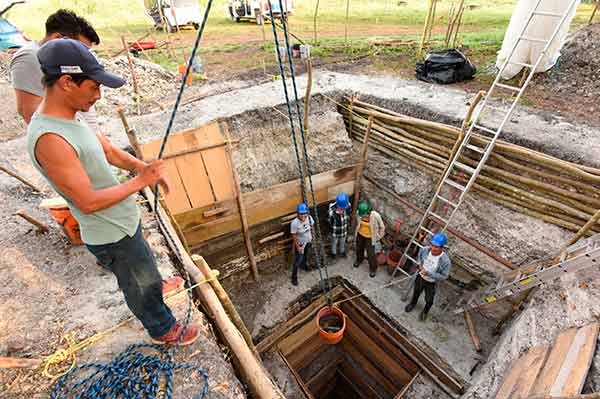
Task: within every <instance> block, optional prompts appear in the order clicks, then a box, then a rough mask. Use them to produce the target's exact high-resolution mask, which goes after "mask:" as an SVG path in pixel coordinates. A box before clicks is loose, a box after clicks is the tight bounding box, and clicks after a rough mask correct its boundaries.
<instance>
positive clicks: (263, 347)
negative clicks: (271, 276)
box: [256, 286, 344, 353]
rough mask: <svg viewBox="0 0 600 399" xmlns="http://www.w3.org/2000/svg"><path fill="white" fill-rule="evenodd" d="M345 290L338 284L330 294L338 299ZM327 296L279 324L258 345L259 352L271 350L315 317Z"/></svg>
mask: <svg viewBox="0 0 600 399" xmlns="http://www.w3.org/2000/svg"><path fill="white" fill-rule="evenodd" d="M343 291H344V288H343V287H341V286H337V287H335V288H334V289H332V290H331V292H330V294H329V295H330V296H331V299H332V300H336V299H337V298H338V297H339V296H340V294H341V293H342V292H343ZM326 303H327V298H326V297H325V296H324V295H321V296H320V297H318V298H317V299H315V300H314V301H313V302H312V303H311V304H310V305H308V306H307V307H305V308H304V309H302V311H301V312H299V313H297V314H296V315H295V316H293V317H292V318H291V319H289V320H288V321H286V322H285V323H283V325H282V326H278V327H277V328H276V329H275V332H274V333H273V334H271V335H269V336H268V337H266V338H264V339H263V340H262V341H260V342H259V343H258V345H256V349H257V350H258V352H259V353H264V352H265V351H267V350H269V349H270V348H271V347H272V346H273V345H275V344H277V343H278V342H279V341H280V340H281V339H282V338H283V337H286V336H288V335H290V334H291V333H292V332H293V331H295V330H297V329H298V327H299V326H302V325H304V324H305V323H306V322H307V321H309V320H310V319H312V318H314V317H315V316H316V314H317V312H318V311H319V310H320V309H321V308H322V307H323V306H325V304H326Z"/></svg>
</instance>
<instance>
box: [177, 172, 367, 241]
mask: <svg viewBox="0 0 600 399" xmlns="http://www.w3.org/2000/svg"><path fill="white" fill-rule="evenodd" d="M354 175H355V167H354V166H350V167H346V168H342V169H337V170H334V171H329V172H325V173H321V174H318V175H315V176H313V186H314V189H315V197H316V201H317V203H319V204H322V203H325V202H328V201H332V200H333V199H335V197H336V195H337V194H339V192H341V191H343V192H345V193H347V194H348V195H351V194H352V189H353V188H352V185H353V179H354ZM243 199H244V204H245V205H246V210H247V214H248V225H249V226H250V227H252V226H256V225H258V224H261V223H264V222H268V221H270V220H273V219H275V218H278V217H282V216H286V215H289V214H290V213H293V212H295V209H296V206H297V205H298V204H299V203H300V202H302V194H301V188H300V180H299V179H296V180H293V181H290V182H287V183H282V184H278V185H276V186H272V187H269V188H267V189H263V190H256V191H253V192H249V193H245V194H243ZM213 208H225V209H227V211H225V212H223V213H221V214H220V215H218V216H217V217H210V218H207V217H206V216H204V212H205V211H207V210H210V209H213ZM173 217H174V219H175V221H176V222H177V224H178V225H179V226H181V229H182V231H183V234H184V235H185V237H186V240H187V242H188V244H189V245H190V247H194V246H196V245H198V244H199V243H202V242H205V241H208V240H210V239H212V238H215V237H219V236H222V235H225V234H227V233H231V232H235V231H240V230H241V228H242V226H241V221H240V217H239V213H238V211H237V205H236V203H235V200H225V201H220V202H219V201H217V202H215V203H214V204H213V205H211V206H208V207H204V208H196V209H192V210H188V211H185V212H182V213H175V212H174V213H173Z"/></svg>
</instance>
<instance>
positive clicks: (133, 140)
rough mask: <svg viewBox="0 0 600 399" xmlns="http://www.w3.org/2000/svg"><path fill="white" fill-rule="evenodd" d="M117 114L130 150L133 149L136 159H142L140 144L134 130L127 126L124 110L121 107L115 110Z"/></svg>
mask: <svg viewBox="0 0 600 399" xmlns="http://www.w3.org/2000/svg"><path fill="white" fill-rule="evenodd" d="M117 113H118V114H119V118H121V123H122V124H123V127H124V128H125V134H126V135H127V138H128V139H129V144H131V148H133V152H134V154H135V157H136V158H138V159H142V147H141V146H140V142H139V140H138V138H137V135H136V134H135V129H134V128H132V127H130V126H129V122H127V117H126V116H125V109H124V108H123V107H119V108H118V109H117Z"/></svg>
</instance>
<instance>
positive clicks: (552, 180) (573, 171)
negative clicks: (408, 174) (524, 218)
mask: <svg viewBox="0 0 600 399" xmlns="http://www.w3.org/2000/svg"><path fill="white" fill-rule="evenodd" d="M345 101H346V102H345V105H344V106H343V107H339V108H340V109H339V111H340V112H341V113H342V114H343V116H344V121H345V123H346V128H347V129H348V131H350V132H351V136H352V137H353V138H354V139H355V140H358V141H361V142H362V141H363V139H364V136H365V133H366V131H367V126H368V124H369V118H372V129H371V134H370V139H369V140H370V145H371V146H372V147H374V148H376V149H377V150H379V151H381V152H383V153H384V154H386V155H388V156H391V157H393V158H396V159H398V160H400V161H403V162H409V163H410V164H411V165H413V166H416V167H418V168H419V169H422V170H424V171H425V172H428V173H430V174H432V175H435V176H440V175H441V174H442V173H443V172H444V170H445V168H446V164H447V162H448V158H449V157H450V154H451V153H452V151H453V147H454V146H455V144H456V142H457V139H458V138H459V137H460V136H462V132H461V129H459V128H456V127H453V126H450V125H445V124H441V123H436V122H431V121H426V120H421V119H416V118H412V117H408V116H405V115H401V114H398V113H395V112H392V111H390V110H386V109H384V108H381V107H377V106H375V105H371V104H368V103H365V102H362V101H358V100H350V99H346V100H345ZM350 110H351V111H350ZM488 141H489V139H487V138H485V137H483V136H478V135H476V136H475V142H476V144H477V145H481V146H482V147H483V146H484V145H485V144H486V143H487V142H488ZM469 151H470V150H467V152H466V153H465V154H466V155H465V156H463V157H462V158H461V160H460V162H462V163H464V164H466V165H469V166H471V167H476V164H477V161H476V159H478V158H476V156H475V154H472V153H469ZM455 180H457V181H463V183H465V184H466V180H467V176H465V175H462V176H461V175H457V176H455ZM473 190H474V191H475V192H476V193H477V194H478V195H480V196H482V197H484V198H487V199H489V200H492V201H495V202H497V203H499V204H502V205H504V206H506V207H508V208H510V209H512V210H514V211H517V212H521V213H524V214H527V215H530V216H533V217H536V218H540V219H542V220H544V221H546V222H549V223H553V224H555V225H558V226H561V227H563V228H566V229H569V230H573V231H577V230H579V228H580V227H582V226H583V225H584V224H585V223H586V222H587V221H588V220H589V219H591V217H592V216H593V215H594V213H596V211H597V210H598V209H600V196H599V193H600V191H599V190H600V169H595V168H591V167H587V166H582V165H577V164H574V163H571V162H567V161H563V160H560V159H558V158H554V157H551V156H549V155H546V154H543V153H540V152H537V151H533V150H530V149H527V148H525V147H521V146H518V145H515V144H511V143H508V142H505V141H501V140H499V141H497V142H496V146H495V147H494V151H493V152H492V155H491V157H490V159H489V160H488V162H487V164H486V165H485V166H484V167H483V170H482V172H481V174H480V175H479V177H478V178H477V180H476V182H475V184H474V185H473ZM591 232H600V225H599V224H595V225H594V226H592V228H591Z"/></svg>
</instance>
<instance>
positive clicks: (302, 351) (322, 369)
mask: <svg viewBox="0 0 600 399" xmlns="http://www.w3.org/2000/svg"><path fill="white" fill-rule="evenodd" d="M331 292H332V296H333V298H334V299H333V301H334V303H339V308H340V309H341V310H342V311H343V312H344V313H345V314H346V316H347V319H346V330H345V333H344V337H343V339H342V340H341V341H340V342H339V343H338V344H336V345H330V344H328V343H327V342H326V341H325V340H324V339H323V338H322V337H321V336H320V335H319V332H318V329H317V322H316V313H317V312H318V311H319V310H320V309H321V308H322V307H323V306H325V304H326V300H325V298H323V297H320V298H319V299H317V300H315V301H313V302H312V303H311V304H309V305H308V306H307V307H305V308H304V309H302V310H301V311H299V312H297V313H296V314H295V315H294V316H293V317H292V318H290V319H289V320H288V321H287V322H285V323H283V325H281V326H279V327H278V328H276V329H275V332H274V333H273V334H272V335H271V336H268V337H266V338H265V339H264V340H263V341H262V342H261V344H259V345H258V347H259V350H261V351H266V350H269V349H271V348H275V351H272V352H271V353H275V352H276V355H278V356H279V357H280V358H281V360H283V364H285V366H287V368H289V371H290V372H291V374H292V375H293V377H294V379H295V380H296V382H297V383H298V386H299V390H300V391H301V392H302V393H303V394H304V396H306V397H314V398H316V399H334V398H344V399H352V398H393V397H396V395H398V394H399V393H400V392H402V391H403V390H404V389H405V388H407V386H409V385H410V384H411V382H412V381H413V380H414V379H415V377H416V375H417V374H419V373H421V372H423V371H425V372H426V373H427V374H429V375H435V376H436V378H437V379H438V381H440V382H441V383H442V384H445V385H446V388H449V389H451V390H452V388H451V385H452V383H453V381H452V380H451V378H450V379H449V380H447V381H444V375H443V374H444V373H443V371H442V370H439V369H437V368H436V366H435V362H433V361H432V360H431V358H430V357H428V355H427V354H426V353H425V352H424V351H423V350H422V349H421V348H419V347H418V346H417V345H415V344H414V343H412V342H411V341H410V340H409V339H408V338H407V337H406V336H405V335H404V334H403V333H402V332H401V331H399V330H398V329H397V328H396V327H395V326H393V325H392V323H391V322H390V321H389V320H387V319H386V318H385V317H384V315H383V314H381V313H380V311H379V310H378V309H377V308H376V307H374V306H373V305H372V304H371V303H370V302H369V301H368V300H367V299H365V298H364V297H356V295H357V293H358V291H356V290H354V289H353V288H351V287H348V286H346V285H345V284H340V285H338V286H336V287H335V288H334V289H333V290H332V291H331ZM266 364H267V367H268V368H272V367H276V366H273V363H272V365H271V366H269V362H266ZM275 364H276V363H275ZM279 365H281V362H279ZM425 369H427V370H425ZM438 377H439V378H438Z"/></svg>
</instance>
